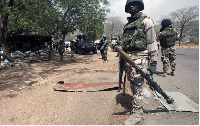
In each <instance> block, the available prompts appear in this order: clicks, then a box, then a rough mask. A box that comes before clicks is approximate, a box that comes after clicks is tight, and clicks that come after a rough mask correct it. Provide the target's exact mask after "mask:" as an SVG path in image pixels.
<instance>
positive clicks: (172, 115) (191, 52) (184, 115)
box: [142, 48, 199, 125]
mask: <svg viewBox="0 0 200 126" xmlns="http://www.w3.org/2000/svg"><path fill="white" fill-rule="evenodd" d="M176 54H177V59H176V63H177V69H176V75H175V76H171V75H170V73H171V69H169V70H168V73H169V74H168V77H161V76H159V74H162V73H163V70H162V62H161V61H160V57H161V52H159V57H158V68H157V72H156V75H155V76H154V80H155V81H156V82H157V83H158V84H159V85H160V86H161V87H162V88H163V90H164V91H170V92H181V93H182V94H184V95H186V96H187V97H189V98H190V99H191V100H193V101H194V102H196V103H198V104H199V50H198V49H183V48H177V49H176ZM157 106H158V103H156V102H155V100H150V103H149V104H148V105H146V109H149V110H152V111H150V112H151V113H150V114H145V116H144V122H143V123H142V124H143V125H153V124H154V125H198V124H199V114H198V113H193V112H175V111H171V112H169V113H168V112H162V111H156V108H157ZM154 112H155V113H156V114H152V113H154Z"/></svg>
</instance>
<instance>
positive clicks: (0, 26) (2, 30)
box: [0, 0, 14, 61]
mask: <svg viewBox="0 0 200 126" xmlns="http://www.w3.org/2000/svg"><path fill="white" fill-rule="evenodd" d="M13 2H14V0H9V1H3V0H0V8H1V10H0V16H1V20H0V21H1V22H0V43H1V45H2V47H3V51H4V55H5V56H6V57H7V58H8V59H9V60H10V61H13V59H12V58H11V56H10V54H9V51H8V48H7V43H6V42H7V37H8V16H9V11H10V8H11V7H12V6H13Z"/></svg>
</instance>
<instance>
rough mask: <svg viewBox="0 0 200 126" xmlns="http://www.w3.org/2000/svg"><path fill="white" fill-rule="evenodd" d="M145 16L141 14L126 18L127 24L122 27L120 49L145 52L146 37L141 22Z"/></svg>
mask: <svg viewBox="0 0 200 126" xmlns="http://www.w3.org/2000/svg"><path fill="white" fill-rule="evenodd" d="M146 17H147V16H146V15H145V14H143V13H142V12H139V13H137V14H135V16H134V17H129V18H128V23H127V24H126V25H125V26H124V33H123V40H122V48H123V49H124V50H125V51H134V50H145V49H146V46H147V43H146V35H145V30H144V25H143V23H142V22H143V20H144V19H145V18H146Z"/></svg>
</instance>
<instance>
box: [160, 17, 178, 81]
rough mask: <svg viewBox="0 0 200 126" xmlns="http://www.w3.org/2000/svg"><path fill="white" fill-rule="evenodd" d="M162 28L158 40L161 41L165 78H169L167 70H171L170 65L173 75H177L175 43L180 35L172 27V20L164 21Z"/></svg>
mask: <svg viewBox="0 0 200 126" xmlns="http://www.w3.org/2000/svg"><path fill="white" fill-rule="evenodd" d="M161 25H162V28H161V29H160V33H159V34H158V40H160V46H161V47H162V48H161V52H162V57H161V61H162V62H163V72H164V74H163V77H167V70H168V69H169V64H170V66H171V69H172V72H171V75H172V76H174V75H175V69H176V63H175V59H176V54H175V50H176V49H175V47H174V45H175V42H176V40H177V35H178V33H177V32H176V31H175V29H174V28H173V27H172V25H171V20H170V19H164V20H162V22H161Z"/></svg>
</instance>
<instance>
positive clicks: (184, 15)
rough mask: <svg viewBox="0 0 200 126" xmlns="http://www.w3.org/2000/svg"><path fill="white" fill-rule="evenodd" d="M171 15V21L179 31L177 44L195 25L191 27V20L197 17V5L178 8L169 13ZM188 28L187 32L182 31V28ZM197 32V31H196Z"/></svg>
mask: <svg viewBox="0 0 200 126" xmlns="http://www.w3.org/2000/svg"><path fill="white" fill-rule="evenodd" d="M169 15H170V16H171V19H172V22H173V24H174V26H175V27H176V29H177V31H179V34H180V37H179V46H180V43H181V41H182V40H183V38H184V37H185V36H186V35H187V34H189V32H191V31H193V30H195V28H196V27H192V24H191V21H193V20H196V19H197V18H198V17H199V7H198V6H190V7H184V8H182V9H178V10H176V11H173V12H171V13H170V14H169ZM186 26H187V28H190V29H188V32H186V33H185V34H184V33H183V31H184V29H185V28H186ZM197 32H198V31H197Z"/></svg>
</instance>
